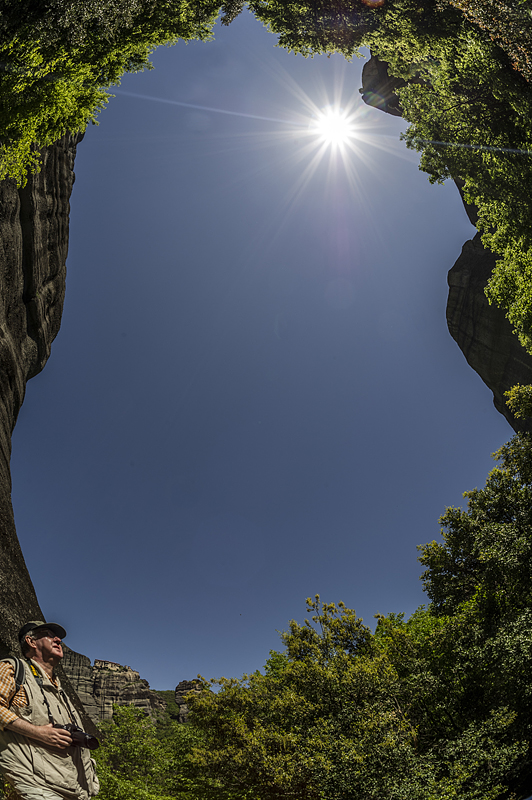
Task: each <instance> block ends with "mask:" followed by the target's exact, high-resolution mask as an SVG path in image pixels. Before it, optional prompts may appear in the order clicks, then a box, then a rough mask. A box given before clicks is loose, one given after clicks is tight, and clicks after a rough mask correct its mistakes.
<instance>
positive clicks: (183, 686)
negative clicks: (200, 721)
mask: <svg viewBox="0 0 532 800" xmlns="http://www.w3.org/2000/svg"><path fill="white" fill-rule="evenodd" d="M200 687H201V683H200V681H198V680H193V681H181V682H180V683H178V684H177V686H176V687H175V704H176V706H177V707H178V709H179V716H178V722H183V723H184V722H186V721H187V720H188V713H189V710H188V706H187V701H186V696H187V694H190V692H194V694H201V688H200Z"/></svg>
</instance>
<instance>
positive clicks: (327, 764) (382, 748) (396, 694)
mask: <svg viewBox="0 0 532 800" xmlns="http://www.w3.org/2000/svg"><path fill="white" fill-rule="evenodd" d="M307 610H308V611H309V612H310V613H312V617H311V619H307V620H306V621H305V623H304V624H303V625H299V624H298V623H296V622H294V621H292V622H291V623H290V628H289V630H288V631H287V632H285V633H284V634H282V636H281V638H282V641H283V643H284V645H285V648H286V649H285V651H284V652H283V653H280V654H277V653H275V654H271V656H270V659H269V661H268V663H267V665H266V668H265V672H264V674H261V673H255V674H253V675H249V676H244V677H243V678H242V679H241V680H234V679H233V680H226V679H223V678H222V679H221V680H219V681H216V682H215V683H216V684H218V685H219V686H220V691H219V692H218V693H214V692H210V691H208V689H209V686H210V685H206V691H205V693H204V694H203V696H201V697H196V698H191V700H190V703H191V706H192V709H193V724H194V726H195V727H197V728H198V729H199V730H201V731H202V733H203V736H204V740H203V743H202V744H200V745H199V746H198V747H196V748H195V749H194V751H193V754H192V759H193V762H194V764H195V765H196V769H197V770H198V771H200V772H202V773H207V774H210V775H212V776H217V778H218V779H219V780H220V781H221V783H222V785H223V786H226V787H231V788H232V789H233V790H234V791H240V792H241V793H244V792H246V791H247V792H251V795H250V796H252V797H254V798H255V797H256V798H259V799H260V800H263V799H264V800H270V798H271V799H273V798H286V799H287V800H288V798H294V799H295V798H297V799H298V800H299V799H301V800H314V799H315V800H318V799H319V800H351V799H352V800H355V798H356V799H358V798H362V797H363V798H364V800H377V798H379V800H380V798H383V797H390V798H394V800H395V799H397V800H421V799H422V798H423V800H449V798H457V800H458V799H460V800H487V798H490V800H495V798H498V797H501V796H505V795H506V796H508V782H509V777H510V776H512V775H513V770H514V768H515V765H516V763H517V762H518V760H519V758H520V757H522V755H523V752H524V749H525V748H524V746H523V745H522V744H521V742H519V741H515V740H514V739H513V738H512V736H511V732H510V729H511V725H512V723H513V720H514V715H513V713H512V712H511V711H509V710H508V709H506V708H498V707H494V708H492V709H489V710H484V709H483V710H482V713H480V714H477V715H475V714H470V715H469V716H467V717H464V714H463V713H460V712H458V713H457V714H456V719H453V718H452V716H451V715H450V714H449V713H448V712H447V710H446V706H447V705H449V697H448V693H449V691H452V692H454V695H458V694H460V688H459V687H457V686H454V687H449V684H448V681H447V677H446V676H445V675H442V674H441V673H442V672H444V671H445V670H444V669H442V664H441V663H440V661H439V658H436V657H435V655H434V647H435V646H436V647H437V649H438V651H439V653H438V655H439V657H441V656H444V657H445V663H446V669H450V665H451V664H452V654H450V653H446V652H445V644H446V643H447V644H448V642H449V637H445V636H444V637H442V636H441V632H442V630H444V629H445V626H444V625H442V624H441V621H440V620H439V619H437V618H435V617H433V616H431V615H430V614H429V613H428V612H423V611H419V612H417V614H416V615H414V617H413V618H412V620H410V621H408V622H407V623H405V622H404V620H403V619H402V617H394V616H392V617H388V618H380V619H379V625H378V627H377V632H376V634H375V635H372V634H371V632H370V630H369V629H368V628H366V627H365V626H364V625H363V624H362V621H361V620H360V619H358V618H357V617H356V615H355V613H354V611H352V610H350V609H347V608H345V606H344V605H343V604H341V603H340V604H338V606H336V605H334V604H332V603H331V604H323V605H322V604H321V603H320V601H319V598H318V597H316V598H315V599H314V600H310V599H309V600H308V601H307ZM456 705H458V699H457V702H456ZM453 711H454V709H453Z"/></svg>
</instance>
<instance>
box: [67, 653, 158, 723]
mask: <svg viewBox="0 0 532 800" xmlns="http://www.w3.org/2000/svg"><path fill="white" fill-rule="evenodd" d="M64 650H65V656H64V658H63V669H64V670H65V672H66V674H67V675H68V677H69V679H70V681H71V683H72V685H73V686H74V688H75V690H76V692H77V694H78V696H79V698H80V700H81V702H82V703H83V705H84V706H85V709H86V711H87V714H88V715H89V716H90V717H91V719H92V720H93V722H94V723H95V724H96V725H97V724H98V723H99V722H101V721H102V720H106V719H111V718H112V716H113V703H116V704H117V705H120V706H135V707H136V708H140V709H142V710H143V711H145V712H146V713H147V714H149V715H150V716H155V715H157V714H158V713H161V712H163V711H164V709H165V708H166V703H165V702H164V700H163V699H162V697H159V695H158V694H156V693H155V692H152V691H151V689H150V685H149V683H148V682H147V681H145V680H144V679H142V678H141V677H140V675H139V673H138V672H136V671H135V670H133V669H131V667H123V666H121V665H120V664H115V663H114V662H113V661H102V660H96V661H95V662H94V665H91V660H90V658H87V656H82V655H80V654H79V653H75V652H74V651H73V650H70V649H69V648H67V647H64Z"/></svg>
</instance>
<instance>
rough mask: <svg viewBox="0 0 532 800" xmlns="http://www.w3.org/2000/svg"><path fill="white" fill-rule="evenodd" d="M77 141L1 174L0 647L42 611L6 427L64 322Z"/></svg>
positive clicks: (14, 646)
mask: <svg viewBox="0 0 532 800" xmlns="http://www.w3.org/2000/svg"><path fill="white" fill-rule="evenodd" d="M78 141H79V137H74V136H65V137H64V138H63V139H61V140H60V141H59V142H57V143H56V144H54V145H52V146H51V147H48V148H46V149H45V150H44V151H43V163H42V169H41V171H40V173H39V174H37V175H32V176H31V177H30V178H29V180H28V183H27V185H26V187H25V188H23V189H19V188H17V186H16V184H15V182H14V181H13V180H4V181H0V564H1V567H0V570H1V572H0V608H1V609H2V615H1V621H0V655H6V654H7V653H9V652H13V653H16V652H17V651H18V643H17V641H16V631H17V630H18V629H19V627H20V626H21V625H22V624H23V623H24V622H25V621H27V620H28V619H32V618H37V619H39V618H41V619H42V612H41V611H40V609H39V605H38V603H37V598H36V596H35V592H34V589H33V586H32V583H31V580H30V577H29V574H28V571H27V569H26V565H25V563H24V558H23V556H22V552H21V550H20V546H19V543H18V539H17V534H16V531H15V523H14V520H13V510H12V507H11V474H10V469H9V464H10V457H11V434H12V432H13V428H14V427H15V423H16V421H17V416H18V412H19V410H20V407H21V405H22V401H23V400H24V393H25V389H26V381H27V380H28V379H29V378H32V377H33V376H34V375H37V373H38V372H40V371H41V370H42V368H43V367H44V365H45V363H46V360H47V358H48V356H49V355H50V348H51V345H52V341H53V340H54V338H55V336H56V335H57V332H58V330H59V326H60V323H61V312H62V308H63V299H64V296H65V275H66V267H65V262H66V257H67V251H68V216H69V211H70V205H69V198H70V193H71V191H72V185H73V183H74V172H73V166H74V156H75V152H76V144H77V142H78Z"/></svg>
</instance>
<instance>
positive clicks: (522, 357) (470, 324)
mask: <svg viewBox="0 0 532 800" xmlns="http://www.w3.org/2000/svg"><path fill="white" fill-rule="evenodd" d="M362 84H363V85H362V89H361V90H360V92H361V94H362V98H363V100H364V102H365V103H367V104H368V105H371V106H374V107H375V108H380V109H381V110H382V111H385V112H386V113H389V114H393V115H395V116H397V115H400V114H401V110H400V105H399V100H398V97H397V95H396V94H394V92H395V91H396V89H397V88H398V87H399V86H401V85H404V82H403V81H400V80H398V79H396V78H390V77H389V76H388V73H387V70H386V64H384V63H383V62H381V61H379V60H378V59H376V58H375V57H372V58H371V59H370V60H369V61H368V62H367V63H366V64H365V65H364V69H363V71H362ZM456 185H457V187H458V190H459V191H460V195H462V192H461V189H462V186H461V182H460V181H459V180H457V181H456ZM462 200H463V197H462ZM464 207H465V210H466V213H467V214H468V216H469V219H470V220H471V222H472V223H473V225H474V224H475V223H476V210H475V209H474V208H473V207H472V206H470V205H468V204H466V203H465V202H464ZM494 264H495V256H494V255H493V253H491V252H490V251H489V250H486V248H485V247H484V246H483V245H482V242H481V241H480V234H477V235H476V236H475V238H474V239H472V240H470V241H468V242H466V243H465V244H464V246H463V248H462V254H461V255H460V257H459V258H458V260H457V261H456V263H455V265H454V266H453V267H452V269H451V270H450V271H449V273H448V283H449V297H448V301H447V325H448V327H449V332H450V334H451V336H452V337H453V339H454V340H455V342H456V343H457V345H458V347H459V348H460V350H461V351H462V353H463V354H464V356H465V358H466V359H467V363H468V364H469V365H470V366H471V367H472V368H473V369H474V370H475V372H477V373H478V374H479V375H480V377H481V378H482V380H483V381H484V383H485V384H486V386H488V387H489V388H490V389H491V391H492V392H493V403H494V405H495V408H496V409H497V411H500V413H501V414H503V415H504V416H505V417H506V419H507V420H508V422H509V423H510V425H511V426H512V428H513V429H514V430H515V431H522V430H527V431H532V420H530V419H529V420H524V421H523V420H519V419H516V418H515V417H514V416H513V414H512V413H511V412H510V410H509V409H508V407H507V406H506V404H505V401H504V392H505V391H506V390H507V389H509V388H510V387H511V386H514V385H515V384H516V383H521V384H531V383H532V356H530V355H529V354H528V353H527V351H526V350H525V349H524V347H522V346H521V343H520V342H519V339H518V338H517V336H516V335H515V334H514V333H513V331H512V326H511V325H510V323H509V322H508V320H507V319H506V317H505V314H504V311H502V310H501V309H499V308H497V307H496V306H493V305H491V306H490V305H489V303H488V301H487V298H486V295H485V294H484V288H485V286H486V283H487V282H488V278H489V276H490V274H491V271H492V270H493V267H494Z"/></svg>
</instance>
